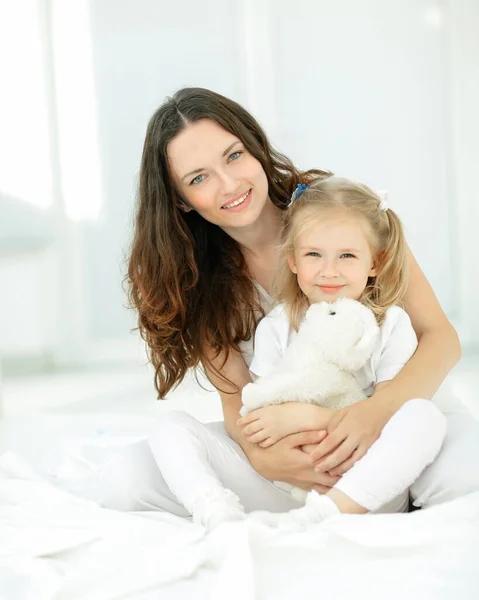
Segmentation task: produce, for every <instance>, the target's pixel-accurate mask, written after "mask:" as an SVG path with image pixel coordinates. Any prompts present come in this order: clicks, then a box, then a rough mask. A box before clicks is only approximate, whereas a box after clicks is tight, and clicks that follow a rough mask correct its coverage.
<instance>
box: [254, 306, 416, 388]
mask: <svg viewBox="0 0 479 600" xmlns="http://www.w3.org/2000/svg"><path fill="white" fill-rule="evenodd" d="M296 335H297V332H296V331H295V330H294V329H293V328H292V327H291V325H290V323H289V319H288V317H287V314H286V310H285V305H284V304H278V305H277V306H276V307H275V308H274V309H273V310H272V311H271V312H270V313H269V314H268V315H267V316H266V317H265V318H264V319H263V320H262V321H261V322H260V323H259V325H258V327H257V329H256V335H255V340H254V341H255V346H254V358H253V361H252V363H251V366H250V370H251V372H252V373H253V375H255V376H257V377H263V376H264V375H267V374H269V373H270V372H271V371H272V370H273V369H274V368H275V366H276V365H277V364H278V362H279V361H280V359H281V358H282V357H283V355H284V353H285V351H286V348H287V347H288V346H289V344H290V343H291V342H292V341H293V339H294V338H295V337H296ZM416 347H417V338H416V334H415V332H414V329H413V327H412V325H411V321H410V319H409V316H408V315H407V313H406V312H405V311H404V310H403V309H402V308H399V307H398V306H392V307H391V308H390V309H389V310H388V311H387V312H386V315H385V317H384V320H383V323H382V324H381V327H380V331H379V339H378V342H377V345H376V348H375V349H374V351H373V353H372V355H371V358H370V359H369V361H368V362H367V363H366V365H365V366H364V367H363V368H362V369H360V370H359V371H356V372H355V376H356V378H357V379H358V381H359V382H360V384H361V387H362V388H363V390H364V391H365V392H366V394H367V395H368V396H371V395H372V393H373V391H374V387H375V385H376V384H378V383H380V382H381V381H389V380H390V379H393V377H395V376H396V375H397V374H398V373H399V371H400V370H401V369H402V368H403V366H404V365H405V364H406V363H407V361H408V360H409V359H410V358H411V356H412V355H413V354H414V352H415V350H416Z"/></svg>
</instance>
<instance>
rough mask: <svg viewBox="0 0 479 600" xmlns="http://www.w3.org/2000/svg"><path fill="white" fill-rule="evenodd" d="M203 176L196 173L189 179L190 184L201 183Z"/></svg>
mask: <svg viewBox="0 0 479 600" xmlns="http://www.w3.org/2000/svg"><path fill="white" fill-rule="evenodd" d="M204 177H205V176H204V175H197V176H196V177H195V178H194V179H192V180H191V182H190V185H197V184H198V183H201V182H202V181H203V179H204Z"/></svg>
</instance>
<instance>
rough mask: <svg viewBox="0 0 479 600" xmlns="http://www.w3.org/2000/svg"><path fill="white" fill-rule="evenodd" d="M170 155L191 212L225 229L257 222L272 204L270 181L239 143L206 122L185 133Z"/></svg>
mask: <svg viewBox="0 0 479 600" xmlns="http://www.w3.org/2000/svg"><path fill="white" fill-rule="evenodd" d="M167 151H168V162H169V165H170V171H171V173H172V177H173V181H174V183H175V186H176V189H177V190H178V192H179V194H180V195H181V196H182V198H183V200H184V203H185V207H186V210H196V211H197V212H198V213H199V214H200V215H201V216H202V217H203V218H204V219H206V220H207V221H209V222H210V223H214V224H215V225H218V226H219V227H222V228H224V229H228V228H236V227H246V226H248V225H251V224H253V223H255V222H256V220H257V219H258V217H259V216H260V215H261V213H262V211H263V209H264V207H265V205H266V203H267V201H268V181H267V178H266V174H265V172H264V170H263V167H262V166H261V163H260V162H259V161H258V160H257V159H256V158H254V156H252V155H251V154H250V153H249V152H248V151H247V150H246V148H245V146H244V145H243V143H242V142H241V141H240V140H239V138H237V137H236V136H235V135H233V134H232V133H229V132H228V131H226V130H225V129H223V128H222V127H221V126H220V125H218V124H217V123H216V122H215V121H211V120H209V119H202V120H201V121H197V122H196V123H192V124H190V125H188V126H187V127H185V129H183V130H182V131H181V132H180V133H179V134H178V135H177V136H176V137H175V138H174V139H173V140H171V142H170V143H169V144H168V149H167Z"/></svg>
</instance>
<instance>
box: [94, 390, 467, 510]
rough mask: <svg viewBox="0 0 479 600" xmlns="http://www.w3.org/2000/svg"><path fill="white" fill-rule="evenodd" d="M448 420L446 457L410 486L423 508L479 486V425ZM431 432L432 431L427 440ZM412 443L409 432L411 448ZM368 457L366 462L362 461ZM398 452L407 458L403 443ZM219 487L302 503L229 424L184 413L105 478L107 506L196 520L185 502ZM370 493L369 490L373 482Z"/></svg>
mask: <svg viewBox="0 0 479 600" xmlns="http://www.w3.org/2000/svg"><path fill="white" fill-rule="evenodd" d="M411 402H413V403H414V402H415V403H422V406H423V408H424V406H426V407H429V408H426V411H425V413H424V414H427V413H428V410H429V409H433V410H434V411H435V410H436V409H435V407H434V406H432V404H430V403H429V401H423V400H416V401H411ZM411 402H410V403H407V404H406V405H405V407H406V406H407V405H408V404H411ZM401 410H402V409H401ZM421 410H422V409H421ZM400 412H401V411H398V413H397V414H399V413H400ZM429 414H432V411H431V412H430V413H429ZM393 418H394V417H393ZM445 418H446V429H447V431H446V436H445V439H444V443H443V445H442V449H441V451H440V452H439V455H438V456H437V458H436V460H435V461H434V462H433V463H432V464H431V465H430V466H429V467H427V468H426V469H425V470H424V471H422V473H421V474H420V475H419V476H418V477H417V479H416V481H414V483H413V484H412V486H411V487H410V493H411V496H412V498H413V500H414V504H416V505H417V506H425V507H426V506H431V505H433V504H437V503H440V502H444V501H447V500H451V499H453V498H456V497H458V496H461V495H464V494H466V493H469V492H473V491H478V490H479V469H478V467H477V465H478V464H479V422H478V421H475V420H474V419H473V418H472V417H471V416H470V415H468V414H465V413H450V414H446V415H445ZM391 421H392V419H391ZM391 421H390V422H391ZM385 430H386V428H385ZM427 436H428V433H427V431H425V439H426V437H427ZM380 439H381V438H380ZM379 441H380V440H378V441H377V442H376V444H378V443H379ZM408 444H409V439H408V432H407V431H406V432H405V434H404V445H405V447H406V446H407V445H408ZM373 446H374V445H373ZM372 448H373V447H372ZM368 454H369V453H368ZM368 454H367V455H366V456H365V457H363V459H362V460H361V461H358V463H357V465H358V466H359V464H360V463H361V462H364V461H365V460H366V457H367V456H368ZM397 456H398V459H399V460H400V459H401V448H400V447H398V448H397ZM382 468H383V469H386V468H388V465H382ZM354 469H355V467H353V469H351V470H350V472H349V473H351V474H352V473H353V471H354ZM356 470H357V469H356ZM383 472H384V471H383ZM347 475H348V474H345V475H344V476H343V478H342V480H341V481H343V482H344V483H343V485H342V486H341V487H342V488H344V489H343V491H344V492H345V493H346V494H348V495H350V494H352V495H354V493H356V492H357V489H358V479H357V478H356V479H354V478H353V479H351V486H350V487H348V483H347V482H348V479H349V478H348V477H347ZM379 477H381V474H379ZM413 479H414V478H413ZM167 481H168V482H169V484H170V485H168V484H167V483H166V482H167ZM218 487H220V488H228V489H230V490H232V491H233V492H234V493H235V494H236V495H237V496H238V497H239V499H240V501H241V503H242V504H243V506H244V508H245V510H246V511H247V512H250V511H253V510H269V511H272V512H283V511H288V510H290V509H292V508H298V507H299V506H301V503H299V502H298V501H297V500H295V499H294V498H292V496H291V495H290V494H289V493H288V492H286V491H283V490H281V489H279V488H278V487H277V486H275V485H274V483H273V482H271V481H269V480H267V479H264V478H263V477H262V476H261V475H259V474H258V473H257V472H256V471H255V470H254V469H253V467H252V466H251V464H250V463H249V461H248V459H247V457H246V455H245V454H244V453H243V451H242V450H241V448H240V447H239V445H238V444H236V442H234V441H233V440H232V439H231V438H230V437H229V436H228V434H227V433H226V431H225V427H224V423H222V422H219V423H206V424H203V423H201V422H200V421H198V420H197V419H195V418H194V417H192V416H191V415H189V414H187V413H183V412H179V411H171V412H168V413H165V414H164V415H163V416H162V417H160V418H159V420H158V422H157V423H156V426H155V427H154V429H153V431H152V433H151V435H150V436H149V438H148V440H144V441H141V442H137V443H136V444H132V445H130V446H128V447H127V448H125V449H124V450H123V451H122V452H120V454H119V455H118V456H117V457H116V459H115V460H114V461H113V463H112V464H111V465H110V468H109V469H108V471H107V473H106V476H105V477H104V479H103V483H102V504H103V505H104V506H105V507H107V508H114V509H117V510H163V511H167V512H170V513H172V514H175V515H178V516H181V517H189V516H190V515H191V512H190V511H189V510H188V509H187V508H185V506H191V504H192V502H193V501H194V498H195V497H196V495H197V494H198V493H202V492H203V490H206V489H212V488H213V489H214V488H218ZM360 487H361V489H362V488H364V486H360ZM172 488H174V490H175V492H176V495H175V493H174V492H173V491H172ZM363 492H364V493H365V494H367V493H368V489H367V486H366V488H364V489H363ZM179 497H181V500H182V501H180V500H179ZM407 501H408V496H407V492H405V493H403V494H401V495H400V496H398V497H397V498H396V499H395V500H394V501H392V502H390V503H388V504H387V505H386V506H383V507H382V508H381V509H380V510H379V511H378V512H399V511H402V510H404V509H405V508H406V506H407Z"/></svg>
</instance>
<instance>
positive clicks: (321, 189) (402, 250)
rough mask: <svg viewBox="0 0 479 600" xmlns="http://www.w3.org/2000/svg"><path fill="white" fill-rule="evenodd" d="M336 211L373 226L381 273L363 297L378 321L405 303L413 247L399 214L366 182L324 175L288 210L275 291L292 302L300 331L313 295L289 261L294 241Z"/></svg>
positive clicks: (290, 312) (294, 320) (376, 263)
mask: <svg viewBox="0 0 479 600" xmlns="http://www.w3.org/2000/svg"><path fill="white" fill-rule="evenodd" d="M332 210H339V211H341V212H343V213H350V214H352V215H353V216H355V217H357V218H358V219H362V220H363V221H364V222H365V223H366V224H367V225H369V227H368V228H367V229H366V231H368V233H367V234H366V235H367V237H368V242H369V246H370V249H371V253H372V256H373V266H374V268H375V269H376V273H377V274H376V275H375V276H374V277H370V278H369V279H368V282H367V285H366V288H365V290H364V292H363V293H362V295H361V297H360V298H359V301H360V302H362V303H363V304H364V305H366V306H367V307H369V308H370V309H371V310H372V311H373V313H374V314H375V315H376V319H377V321H378V323H381V322H382V320H383V319H384V315H385V313H386V311H387V310H388V308H390V307H391V306H393V305H395V304H398V305H401V304H402V303H403V299H404V295H405V293H406V290H407V286H408V279H409V274H408V259H407V246H406V241H405V238H404V232H403V227H402V224H401V221H400V220H399V217H398V216H397V215H396V213H395V212H394V211H392V210H391V209H387V210H384V207H383V206H382V205H381V198H380V197H379V196H378V194H376V193H375V192H373V191H372V190H371V189H370V188H368V187H367V186H366V185H363V184H361V183H357V182H354V181H350V180H348V179H341V178H339V177H319V178H317V179H314V180H313V181H312V182H310V183H309V185H308V187H307V188H306V189H305V190H304V191H303V192H302V194H301V195H300V196H299V198H298V199H297V200H294V201H293V202H292V204H291V206H290V207H289V208H288V209H287V210H286V211H285V212H284V216H283V230H282V238H281V248H280V261H279V269H278V273H277V276H276V280H275V286H274V287H275V294H276V296H277V298H278V299H279V300H280V301H282V302H284V303H285V304H286V309H287V312H288V316H289V319H290V321H291V324H292V325H293V327H294V328H295V329H298V327H299V323H300V321H301V318H302V316H303V315H304V312H305V311H306V309H307V307H308V299H307V297H306V296H305V294H304V293H303V292H302V290H301V288H300V287H299V284H298V279H297V276H296V275H295V274H294V273H293V272H292V271H291V268H290V266H289V263H288V259H290V258H291V257H293V255H294V245H295V242H296V239H297V237H298V235H300V234H301V233H302V232H303V231H304V230H305V229H306V228H308V227H309V226H310V225H311V224H312V223H314V222H316V221H317V220H318V219H320V218H321V216H322V215H323V214H324V213H326V211H328V212H330V211H332Z"/></svg>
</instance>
